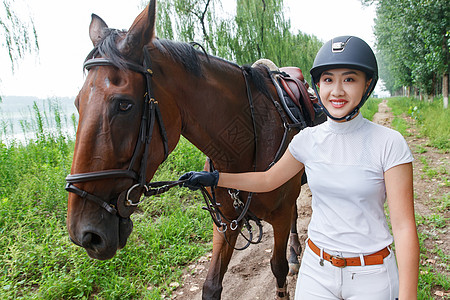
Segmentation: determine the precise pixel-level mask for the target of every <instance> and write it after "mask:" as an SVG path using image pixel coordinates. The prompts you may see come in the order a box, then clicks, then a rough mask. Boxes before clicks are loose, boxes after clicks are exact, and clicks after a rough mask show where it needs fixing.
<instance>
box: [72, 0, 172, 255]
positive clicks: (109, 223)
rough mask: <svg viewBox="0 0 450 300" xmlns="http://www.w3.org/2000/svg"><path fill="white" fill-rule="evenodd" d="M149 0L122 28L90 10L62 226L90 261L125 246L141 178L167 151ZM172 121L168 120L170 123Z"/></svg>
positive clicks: (141, 188)
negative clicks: (152, 50) (150, 49)
mask: <svg viewBox="0 0 450 300" xmlns="http://www.w3.org/2000/svg"><path fill="white" fill-rule="evenodd" d="M154 24H155V1H151V3H150V4H149V6H148V7H147V8H146V9H145V10H144V11H143V12H142V13H141V14H140V15H139V16H138V17H137V18H136V20H135V21H134V23H133V24H132V26H131V27H130V29H129V30H128V31H118V30H113V29H109V28H108V26H107V25H106V23H105V22H104V21H103V20H102V19H101V18H99V17H98V16H96V15H92V21H91V24H90V27H89V35H90V38H91V40H92V42H93V44H94V50H93V51H92V52H91V53H90V54H89V56H88V57H87V59H86V62H85V65H84V66H85V68H86V69H87V70H88V73H87V77H86V80H85V83H84V85H83V87H82V89H81V90H80V92H79V94H78V96H77V98H76V100H75V105H76V107H77V109H78V112H79V116H80V117H79V123H78V131H77V136H76V144H75V151H74V156H73V163H72V170H71V174H72V175H69V176H68V177H67V181H68V185H67V190H68V191H69V192H70V194H69V201H68V212H67V227H68V231H69V234H70V237H71V239H72V241H73V242H74V243H75V244H77V245H80V246H82V247H84V248H85V249H86V250H87V252H88V254H89V255H90V256H91V257H93V258H97V259H109V258H111V257H113V256H114V255H115V253H116V251H117V249H120V248H122V247H124V246H125V244H126V242H127V239H128V236H129V235H130V233H131V231H132V227H133V224H132V222H131V220H130V218H129V215H130V214H131V213H132V212H133V211H134V209H135V207H136V206H135V205H136V203H137V202H139V198H140V196H141V194H142V192H144V191H145V187H146V186H145V183H146V181H147V179H148V178H151V177H152V176H153V174H154V172H155V171H156V168H157V166H158V165H159V164H160V163H161V162H162V161H163V160H164V158H165V157H166V156H167V153H168V151H169V150H170V148H173V146H172V144H176V141H175V142H173V138H172V142H171V143H170V144H171V145H168V144H167V134H168V135H169V137H170V136H171V135H172V136H176V135H177V134H178V136H179V130H178V132H177V133H175V132H174V131H177V130H174V128H176V127H177V126H178V127H179V126H180V125H179V124H177V125H173V124H171V125H170V126H169V127H168V128H166V129H167V131H166V129H164V127H165V126H164V124H163V123H162V119H164V118H163V117H164V115H161V112H160V110H159V107H158V103H157V101H155V100H154V98H153V93H154V91H153V89H152V87H151V75H152V74H151V73H152V71H151V59H150V57H149V53H148V51H147V50H146V49H147V48H146V47H147V46H148V45H150V44H151V42H152V39H153V38H154ZM172 123H173V122H172Z"/></svg>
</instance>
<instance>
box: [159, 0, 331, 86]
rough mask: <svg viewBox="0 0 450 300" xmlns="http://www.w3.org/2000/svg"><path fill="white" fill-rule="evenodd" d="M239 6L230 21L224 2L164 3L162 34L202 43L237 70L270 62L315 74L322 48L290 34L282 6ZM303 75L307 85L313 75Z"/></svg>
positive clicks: (275, 0) (249, 2) (251, 2)
mask: <svg viewBox="0 0 450 300" xmlns="http://www.w3.org/2000/svg"><path fill="white" fill-rule="evenodd" d="M235 3H236V13H235V15H232V16H228V15H226V14H224V13H223V6H222V1H220V0H197V1H195V0H190V1H185V0H161V1H159V6H158V7H159V9H158V16H159V18H158V20H159V22H158V24H157V34H158V35H159V36H160V37H164V38H168V39H175V40H180V41H186V42H190V41H196V40H197V41H201V43H202V44H203V46H204V47H205V49H206V50H207V51H208V52H210V53H211V54H213V55H216V56H219V57H222V58H225V59H228V60H232V61H235V62H236V63H238V64H252V63H253V62H255V61H256V60H258V59H260V58H267V59H270V60H272V61H273V62H274V63H275V64H277V65H278V66H280V67H281V66H297V67H300V68H301V69H302V70H309V69H310V68H311V66H312V63H313V61H314V57H315V54H316V53H317V51H318V50H319V48H320V47H321V45H322V43H321V41H319V39H318V38H316V37H315V36H310V35H307V34H304V33H302V32H298V33H292V32H291V25H290V20H287V19H285V16H284V14H283V9H284V4H283V1H282V0H237V1H236V2H235ZM249 37H251V38H249ZM304 75H305V77H306V78H307V80H308V79H309V74H308V72H304Z"/></svg>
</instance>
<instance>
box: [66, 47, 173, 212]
mask: <svg viewBox="0 0 450 300" xmlns="http://www.w3.org/2000/svg"><path fill="white" fill-rule="evenodd" d="M143 50H144V51H143V53H144V61H143V65H138V64H135V63H133V62H129V61H126V62H125V65H126V67H127V68H128V69H130V70H132V71H134V72H138V73H141V74H143V75H144V77H145V81H146V93H145V95H144V98H145V100H144V101H145V102H144V110H143V113H142V118H141V125H140V129H139V136H138V140H137V142H136V146H135V148H134V152H133V156H132V157H131V161H130V165H129V166H128V169H126V170H103V171H96V172H88V173H78V174H70V175H68V176H67V177H66V182H67V185H66V190H67V191H68V192H71V193H74V194H76V195H78V196H80V197H81V198H83V199H87V200H89V201H92V202H94V203H96V204H98V205H99V206H100V207H102V208H104V209H105V210H106V211H107V212H109V213H110V214H113V215H118V216H120V217H122V218H128V217H129V216H130V215H131V213H133V211H134V210H135V209H136V207H137V205H139V203H140V201H139V198H140V195H141V193H137V197H131V196H132V192H133V190H135V189H136V190H138V191H141V192H142V191H144V194H145V195H156V194H160V193H163V191H167V190H168V189H170V188H171V187H173V186H175V185H178V184H180V183H181V182H177V183H176V184H175V183H168V182H162V183H161V182H159V183H146V171H147V161H148V152H149V148H150V147H149V146H150V142H151V140H152V137H153V129H154V126H155V122H157V123H158V126H159V131H160V134H161V139H162V141H163V147H164V160H166V158H167V156H168V154H169V150H168V149H169V147H168V140H167V133H166V129H165V126H164V122H163V120H162V115H161V111H160V109H159V105H158V101H156V100H155V97H154V94H153V90H152V75H153V71H152V69H151V58H150V54H149V52H148V49H147V47H144V48H143ZM91 53H92V56H93V58H91V59H89V60H87V61H86V62H85V63H84V65H83V67H84V68H85V69H86V70H88V71H89V70H90V69H91V68H92V67H99V66H114V64H113V62H112V61H111V60H109V59H107V58H103V57H100V58H96V57H95V56H96V55H97V54H98V50H97V49H95V48H94V50H93V51H92V52H91ZM141 153H142V158H141V161H140V166H139V171H138V172H139V173H138V172H136V171H134V166H135V164H136V160H137V159H138V156H139V155H140V154H141ZM164 160H163V161H164ZM112 178H129V179H132V180H133V181H137V184H135V185H133V186H132V187H130V188H129V189H128V190H126V191H123V192H122V193H121V194H120V195H119V199H118V200H117V203H115V200H111V201H106V200H104V199H102V198H100V197H98V196H96V195H93V194H90V193H88V192H87V191H84V190H82V189H80V188H78V187H76V186H75V185H74V184H75V183H81V182H88V181H95V180H101V179H112ZM155 187H156V188H155ZM134 194H136V192H135V193H134ZM131 198H137V199H135V201H133V199H131Z"/></svg>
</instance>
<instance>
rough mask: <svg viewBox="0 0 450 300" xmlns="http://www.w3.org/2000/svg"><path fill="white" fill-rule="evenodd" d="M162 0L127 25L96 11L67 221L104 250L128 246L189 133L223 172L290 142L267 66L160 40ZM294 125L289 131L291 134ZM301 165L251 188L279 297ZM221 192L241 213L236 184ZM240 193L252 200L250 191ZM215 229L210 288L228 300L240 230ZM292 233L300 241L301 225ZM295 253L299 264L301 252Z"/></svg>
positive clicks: (93, 252)
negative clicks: (164, 168) (157, 177)
mask: <svg viewBox="0 0 450 300" xmlns="http://www.w3.org/2000/svg"><path fill="white" fill-rule="evenodd" d="M155 2H156V1H155V0H152V1H151V2H150V3H149V5H148V7H147V8H146V9H145V10H144V11H143V12H142V13H141V14H140V15H139V16H138V17H137V18H136V19H135V21H134V23H133V24H132V25H131V27H130V29H129V30H128V31H118V30H113V29H109V28H108V26H107V25H106V23H105V22H104V21H103V20H102V19H100V18H99V17H98V16H96V15H92V21H91V24H90V28H89V33H90V38H91V40H92V42H93V44H94V50H93V51H92V52H91V53H90V54H89V56H88V58H87V61H86V62H85V67H86V69H88V70H89V71H88V73H87V77H86V80H85V83H84V85H83V87H82V89H81V91H80V92H79V94H78V96H77V98H76V101H75V104H76V107H77V109H78V111H79V115H80V117H79V123H78V131H77V135H76V144H75V152H74V155H73V164H72V169H71V174H72V175H69V176H68V179H67V181H68V182H69V184H68V187H67V189H68V190H69V191H70V192H71V193H70V194H69V200H68V213H67V227H68V231H69V234H70V237H71V239H72V241H73V242H74V243H75V244H77V245H80V246H82V247H84V248H85V249H86V251H87V253H88V254H89V256H91V257H93V258H96V259H109V258H112V257H113V256H114V255H115V253H116V251H117V250H118V249H121V248H123V247H124V246H125V244H126V242H127V238H128V236H129V235H130V234H131V231H132V221H131V220H130V218H129V215H130V214H131V213H132V212H133V210H134V208H135V205H136V202H138V200H139V198H140V195H141V194H142V193H143V192H145V189H146V185H145V183H146V182H148V181H149V180H150V179H151V178H152V176H153V175H154V173H155V171H156V169H157V168H158V166H159V165H160V164H161V163H162V162H163V161H164V159H165V157H166V156H167V154H168V153H170V151H172V150H173V149H174V148H175V146H176V145H177V143H178V140H179V138H180V135H181V134H182V135H183V136H185V137H186V138H187V139H188V140H189V141H190V142H192V143H193V144H194V145H195V146H196V147H198V148H199V149H200V150H201V151H202V152H203V153H204V154H206V155H207V156H208V157H209V158H211V160H212V162H213V163H214V166H215V168H216V169H218V170H220V171H224V172H244V171H252V170H257V171H258V170H264V169H266V168H267V167H268V166H269V164H270V163H271V162H272V161H273V159H274V157H275V155H276V153H277V152H279V150H280V151H284V150H285V148H286V145H287V142H285V143H283V142H282V140H283V135H284V132H285V126H284V125H286V124H284V122H283V119H282V118H281V116H280V109H279V106H277V105H274V102H273V99H277V93H276V90H275V87H274V86H273V84H272V81H271V79H270V77H269V75H268V70H267V69H266V68H264V67H255V68H251V67H246V68H242V67H240V66H238V65H236V64H233V63H231V62H228V61H225V60H223V59H220V58H217V57H212V56H209V55H207V54H206V53H204V52H201V51H197V50H195V49H194V48H193V47H192V46H191V45H189V44H186V43H176V42H172V41H167V40H159V39H156V38H155V35H154V32H155ZM143 75H144V76H143ZM249 98H250V99H251V101H250V102H249ZM276 101H278V100H276ZM295 132H296V131H295V130H292V131H288V134H287V137H286V140H287V141H289V140H290V139H291V138H292V137H293V135H294V134H295ZM280 145H283V147H282V148H283V149H279V148H280ZM301 175H302V174H300V173H299V174H298V175H297V176H295V177H294V178H293V179H291V180H290V181H289V182H287V183H286V184H285V185H283V186H282V187H280V188H278V189H277V190H275V191H273V192H271V193H265V194H255V195H253V200H252V202H251V205H250V208H249V209H250V211H251V212H252V213H253V214H255V215H256V216H257V217H258V218H260V219H263V220H265V221H267V222H268V223H270V224H271V225H272V226H273V230H274V250H273V256H272V258H271V267H272V271H273V274H274V276H275V277H276V281H277V297H278V299H288V296H287V294H286V293H285V291H286V276H287V274H288V271H289V267H288V261H287V259H286V250H287V241H288V238H289V232H290V229H291V224H292V228H293V229H294V230H293V231H294V232H295V220H296V218H297V212H296V205H295V203H296V199H297V197H298V195H299V192H300V187H301V185H300V178H301ZM216 197H217V201H218V202H220V203H221V210H222V212H223V214H224V216H226V217H227V218H228V219H229V220H234V219H236V217H237V213H236V210H235V209H234V207H233V204H232V202H233V201H232V200H231V198H230V196H229V194H228V191H227V190H226V189H217V190H216ZM240 197H241V199H242V200H243V202H245V201H246V199H247V193H244V192H242V193H241V195H240ZM127 203H128V204H127ZM129 204H131V205H132V206H128V207H127V205H129ZM131 207H133V208H131ZM291 219H293V220H294V221H293V222H291ZM228 225H230V224H228ZM239 225H241V224H239ZM217 229H218V228H217V226H214V236H213V254H212V258H211V264H210V269H209V272H208V276H207V278H206V281H205V283H204V286H203V299H220V297H221V292H222V279H223V277H224V274H225V272H226V270H227V266H228V263H229V261H230V258H231V255H232V253H233V250H234V246H235V243H236V239H237V236H238V230H231V229H228V230H227V232H226V233H227V234H226V237H227V240H225V238H224V235H223V234H221V233H220V232H219V231H218V230H217ZM291 240H292V238H291ZM293 240H294V244H295V245H298V246H299V243H298V238H297V237H296V235H294V236H293ZM295 250H296V251H297V254H299V253H298V249H295ZM291 252H293V251H291ZM294 252H295V251H294ZM290 259H292V261H294V262H295V263H297V264H298V260H297V255H296V254H295V253H294V255H293V257H291V258H290Z"/></svg>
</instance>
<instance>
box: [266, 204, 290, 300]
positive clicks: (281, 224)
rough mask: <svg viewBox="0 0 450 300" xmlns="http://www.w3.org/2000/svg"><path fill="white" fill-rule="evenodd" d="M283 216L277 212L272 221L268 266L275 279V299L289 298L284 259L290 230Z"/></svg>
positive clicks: (287, 269)
mask: <svg viewBox="0 0 450 300" xmlns="http://www.w3.org/2000/svg"><path fill="white" fill-rule="evenodd" d="M292 209H293V208H292ZM286 213H291V212H286ZM284 216H285V214H281V213H280V214H278V218H277V219H276V220H274V222H273V223H272V227H273V234H274V251H273V255H272V258H271V260H270V266H271V268H272V273H273V275H274V276H275V278H276V281H277V295H276V299H284V300H287V299H289V295H288V293H287V282H286V276H287V274H288V271H289V266H288V262H287V260H286V248H287V241H288V236H289V230H290V222H286V221H285V220H286V218H285V217H284Z"/></svg>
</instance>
